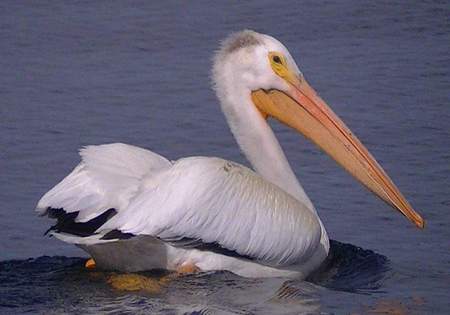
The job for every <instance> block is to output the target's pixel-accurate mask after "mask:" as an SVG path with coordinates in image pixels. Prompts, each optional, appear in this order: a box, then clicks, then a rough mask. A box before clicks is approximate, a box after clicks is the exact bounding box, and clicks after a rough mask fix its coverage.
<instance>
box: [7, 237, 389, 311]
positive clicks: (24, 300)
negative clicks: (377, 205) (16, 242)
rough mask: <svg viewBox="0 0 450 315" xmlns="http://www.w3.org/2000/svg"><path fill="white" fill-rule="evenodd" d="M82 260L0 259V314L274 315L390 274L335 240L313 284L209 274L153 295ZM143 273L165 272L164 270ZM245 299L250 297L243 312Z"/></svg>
mask: <svg viewBox="0 0 450 315" xmlns="http://www.w3.org/2000/svg"><path fill="white" fill-rule="evenodd" d="M84 262H85V259H84V258H74V257H63V256H54V257H49V256H42V257H38V258H31V259H26V260H9V261H3V262H0V283H1V285H0V312H2V311H5V312H16V313H17V312H19V313H20V312H43V311H45V312H50V313H51V312H55V313H60V312H64V313H66V312H69V313H72V312H74V313H76V312H80V313H86V314H95V313H99V312H108V313H116V312H120V313H121V314H124V313H129V314H133V313H136V312H150V313H161V314H172V313H183V314H211V313H233V314H249V313H253V312H252V311H251V307H249V304H248V303H250V302H249V301H252V296H253V303H255V305H257V303H258V301H260V300H262V301H263V302H264V301H266V302H267V303H272V304H271V307H272V308H271V309H270V311H271V312H279V313H282V311H281V310H279V309H277V307H281V305H283V304H284V303H286V302H290V303H292V302H296V303H297V307H301V310H311V309H312V310H316V309H317V307H318V305H319V303H320V291H321V290H322V289H324V288H327V289H331V290H339V291H345V292H353V293H363V294H364V293H369V292H371V291H374V290H378V289H379V288H380V287H381V286H382V283H383V280H384V279H386V277H388V275H389V270H390V267H389V261H388V260H387V258H386V257H384V256H382V255H379V254H377V253H375V252H373V251H371V250H365V249H362V248H359V247H356V246H353V245H350V244H344V243H340V242H337V241H331V249H330V255H329V257H328V258H327V259H326V261H325V262H324V264H323V265H322V266H321V268H320V270H318V271H317V272H315V273H314V274H313V275H311V276H310V277H308V279H307V282H305V281H299V280H287V281H286V280H285V279H284V280H283V279H247V278H241V277H239V276H236V275H234V274H231V273H228V272H209V273H202V274H198V275H192V276H187V277H184V278H180V279H177V281H174V282H173V283H172V284H171V285H170V286H169V288H167V289H166V291H165V292H164V291H163V292H161V293H160V294H154V293H153V294H150V293H148V292H147V293H145V292H136V293H135V292H133V293H129V292H120V291H117V290H114V289H113V288H111V287H110V286H109V285H108V283H107V279H108V277H109V276H110V275H111V274H114V273H111V272H100V271H89V270H86V269H85V268H84ZM141 274H142V275H145V276H148V277H153V278H158V277H162V276H164V275H165V273H164V272H162V271H155V272H145V273H141ZM244 293H245V294H247V296H246V295H243V294H244ZM241 297H244V299H245V300H246V302H245V303H244V304H246V305H245V306H244V307H243V306H242V305H241V304H240V302H239V299H240V298H241ZM274 301H276V303H274ZM280 302H282V303H280ZM273 303H274V304H273ZM277 303H278V304H277ZM250 304H251V303H250ZM274 305H275V306H274ZM273 307H275V309H274V308H273ZM249 308H250V309H249ZM263 309H265V308H263ZM260 311H261V310H259V311H257V312H256V313H260Z"/></svg>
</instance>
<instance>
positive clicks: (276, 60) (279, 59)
mask: <svg viewBox="0 0 450 315" xmlns="http://www.w3.org/2000/svg"><path fill="white" fill-rule="evenodd" d="M272 60H273V62H275V63H278V64H280V65H281V64H283V62H282V61H281V58H280V56H277V55H275V56H273V57H272Z"/></svg>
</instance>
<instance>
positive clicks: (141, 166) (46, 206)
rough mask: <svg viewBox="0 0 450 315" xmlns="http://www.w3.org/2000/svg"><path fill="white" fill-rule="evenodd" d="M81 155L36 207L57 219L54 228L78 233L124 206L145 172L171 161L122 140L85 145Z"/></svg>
mask: <svg viewBox="0 0 450 315" xmlns="http://www.w3.org/2000/svg"><path fill="white" fill-rule="evenodd" d="M80 155H81V157H82V161H81V163H80V164H78V166H77V167H75V169H74V170H73V171H72V172H71V173H70V174H69V175H68V176H67V177H66V178H64V179H63V180H62V181H61V182H60V183H59V184H57V185H56V186H55V187H53V188H52V189H51V190H50V191H49V192H47V193H46V194H45V195H44V196H43V197H42V198H41V200H40V201H39V202H38V205H37V207H36V211H37V212H38V213H39V214H40V215H45V214H48V215H49V216H50V217H54V218H57V219H58V223H57V225H56V226H55V229H56V230H58V229H60V230H65V232H66V233H69V234H70V233H71V232H73V234H75V235H79V236H87V235H89V234H91V233H92V232H94V231H95V230H96V229H97V228H98V227H100V226H101V225H102V224H103V223H105V222H106V221H107V220H108V219H110V218H111V217H112V216H114V215H115V214H116V213H118V212H120V211H122V210H123V209H125V208H126V207H127V206H128V204H129V203H130V201H131V200H132V199H133V198H134V196H135V195H136V193H137V192H138V189H139V185H140V183H141V181H142V179H143V178H144V177H145V176H146V175H148V174H152V173H157V172H160V171H162V170H165V169H168V168H170V166H171V165H172V164H171V163H170V162H169V161H168V160H167V159H165V158H164V157H162V156H160V155H158V154H156V153H153V152H151V151H149V150H145V149H141V148H138V147H135V146H131V145H126V144H122V143H113V144H105V145H99V146H88V147H86V148H84V149H82V150H80ZM77 233H78V234H77Z"/></svg>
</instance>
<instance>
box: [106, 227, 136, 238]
mask: <svg viewBox="0 0 450 315" xmlns="http://www.w3.org/2000/svg"><path fill="white" fill-rule="evenodd" d="M135 236H136V235H134V234H132V233H124V232H122V231H120V230H117V229H115V230H111V231H109V232H108V233H106V234H105V235H103V236H102V238H101V240H127V239H130V238H132V237H135Z"/></svg>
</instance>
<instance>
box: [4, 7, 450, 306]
mask: <svg viewBox="0 0 450 315" xmlns="http://www.w3.org/2000/svg"><path fill="white" fill-rule="evenodd" d="M449 16H450V6H449V5H448V2H446V1H422V2H419V3H412V2H410V1H399V2H395V3H392V2H391V1H377V2H372V1H341V2H331V1H302V2H301V3H299V2H296V1H283V2H271V1H248V2H245V3H241V2H236V3H228V2H224V3H222V4H220V3H214V4H212V3H210V2H206V1H198V2H195V3H190V4H180V3H176V2H170V1H169V2H167V1H164V2H148V1H133V2H125V1H123V2H119V1H117V2H94V3H92V2H90V1H84V2H83V1H79V2H33V3H25V2H16V1H3V2H2V3H1V4H0V21H1V22H0V26H1V27H0V52H1V58H0V96H1V103H0V135H1V136H0V145H1V148H2V149H1V150H0V169H1V175H2V176H0V187H1V189H0V201H1V204H2V209H1V210H0V238H1V239H2V242H1V243H0V259H1V260H2V262H1V263H0V275H1V277H2V278H1V280H2V281H1V283H2V284H1V285H0V290H1V291H0V292H1V293H2V294H1V295H0V296H1V303H0V312H4V313H23V312H28V311H30V312H38V313H39V312H41V313H48V312H49V311H53V312H55V313H60V312H67V313H78V312H81V311H82V312H86V313H89V312H90V313H96V312H99V311H100V310H103V311H106V310H107V311H110V312H130V313H132V312H137V311H141V312H153V313H158V312H159V313H162V314H173V313H183V312H188V313H189V312H191V313H195V312H197V313H196V314H200V313H203V314H210V313H228V314H229V313H234V314H235V313H237V314H250V313H256V314H260V313H293V314H296V313H299V312H310V313H313V314H314V313H320V312H322V313H325V314H327V313H337V314H342V313H344V314H345V313H351V312H356V313H358V312H359V313H367V312H369V310H374V309H375V310H378V311H380V310H381V311H386V310H390V309H396V310H399V311H402V312H404V313H407V314H409V313H414V312H416V313H418V314H420V313H441V314H445V313H448V310H449V309H450V304H449V303H450V302H449V300H448V296H449V291H450V273H449V270H450V246H449V244H450V231H449V229H448V223H449V221H450V220H449V219H450V211H449V206H450V194H449V191H448V187H449V184H450V167H449V165H450V163H449V162H450V152H449V148H450V111H449V86H450V66H449V65H450V54H449V45H448V43H449V42H450V31H449V30H450V25H449V24H450V23H449V19H448V17H449ZM244 28H251V29H254V30H256V31H259V32H265V33H269V34H271V35H273V36H275V37H277V38H278V39H280V40H281V41H282V42H283V43H285V44H286V46H287V47H288V48H289V49H290V52H291V54H292V55H293V56H294V58H295V59H296V61H297V63H298V64H299V67H300V68H301V70H302V71H303V73H304V74H305V76H306V77H307V78H308V80H309V81H310V83H311V84H312V85H313V86H314V87H315V89H316V90H317V91H319V93H320V94H321V95H322V97H323V98H324V99H325V100H327V102H328V103H329V104H330V105H331V106H332V107H333V109H334V110H335V111H336V112H337V113H338V114H339V115H340V116H341V117H342V118H343V120H344V121H345V122H346V123H347V124H348V125H349V126H350V127H351V128H352V130H353V131H354V132H355V133H356V134H357V135H358V136H359V138H360V139H361V140H362V142H363V143H365V144H366V145H367V147H368V148H369V149H370V150H371V151H372V153H373V154H374V155H375V157H376V158H377V159H378V160H379V162H380V163H381V164H382V165H383V167H384V168H385V169H386V171H387V172H388V173H389V174H390V175H391V177H392V178H393V179H394V181H395V182H396V183H397V185H398V186H399V187H400V189H401V190H402V192H403V193H404V194H405V195H406V196H407V198H408V199H409V200H410V201H411V203H412V204H413V205H414V207H415V208H416V209H417V210H419V212H421V213H422V214H423V216H424V217H425V219H426V221H427V227H426V229H425V230H424V231H419V230H417V229H416V228H415V227H414V226H412V225H411V224H410V223H409V222H407V221H406V220H405V219H404V218H403V217H401V216H400V215H399V214H398V213H396V212H394V211H392V210H391V209H390V208H388V207H387V206H386V205H385V204H384V203H382V202H381V201H379V200H378V199H376V198H375V197H373V196H372V195H371V194H369V193H367V192H366V191H365V190H364V189H363V188H362V187H360V186H359V184H357V183H356V182H355V181H354V180H353V179H352V178H351V177H350V176H348V175H347V174H346V173H345V172H344V171H342V170H341V169H339V168H338V167H337V166H336V165H335V164H334V162H333V161H331V160H330V159H329V158H328V157H327V156H325V155H324V154H322V153H321V152H319V151H318V150H317V149H316V148H315V147H314V146H313V145H311V144H310V143H308V142H307V141H306V140H304V139H303V138H301V137H299V136H298V135H297V134H296V133H294V132H291V131H290V130H289V129H287V128H285V127H283V126H281V125H279V124H277V123H276V122H272V126H273V127H274V129H275V130H276V133H277V136H278V137H279V139H280V141H281V143H282V146H283V148H284V149H285V150H286V153H287V156H288V158H289V160H290V162H291V164H292V166H293V168H294V169H295V171H296V173H297V175H298V177H299V179H300V180H301V182H302V184H303V185H304V187H305V189H306V191H307V193H308V194H309V195H310V197H311V199H312V200H313V202H314V204H315V205H316V208H317V209H318V211H319V213H320V215H321V218H322V220H323V222H324V224H325V226H326V227H327V230H328V233H329V235H330V236H331V238H333V239H336V240H339V241H340V242H342V243H347V244H351V245H348V246H349V247H346V246H343V245H342V246H340V245H336V244H341V243H335V245H336V246H335V251H334V252H335V253H336V254H337V255H338V256H339V255H340V257H341V258H340V259H341V260H335V261H334V263H331V264H330V265H329V266H328V269H325V270H323V273H322V274H319V275H316V276H315V277H314V278H313V279H310V282H301V281H293V282H292V281H291V282H289V283H288V285H289V288H288V289H283V285H285V281H286V279H265V280H263V279H243V278H239V277H236V276H234V275H231V274H228V273H217V274H207V275H200V276H198V277H197V276H195V277H188V278H185V279H183V280H180V281H179V282H173V283H172V284H170V286H169V288H167V289H166V291H165V292H164V293H162V294H160V295H158V296H153V295H150V296H148V295H145V294H143V295H142V294H123V293H120V292H116V291H114V290H113V289H111V288H110V287H109V286H108V285H107V284H106V282H105V281H103V280H104V278H102V277H106V276H107V275H103V276H101V277H100V278H95V279H92V274H91V273H89V272H87V271H85V270H83V268H82V262H83V261H82V260H80V259H79V258H67V257H82V256H84V253H83V252H82V251H80V250H78V249H77V248H75V247H73V246H70V245H67V244H64V243H61V242H58V241H57V240H54V239H48V238H45V237H43V232H44V231H45V230H46V229H47V227H48V224H49V222H48V221H47V220H45V219H40V218H37V217H36V216H35V214H34V213H33V209H34V206H35V204H36V202H37V200H38V199H39V198H40V196H41V195H42V194H44V193H45V192H46V191H47V190H48V189H50V188H51V187H52V186H53V185H54V184H55V183H57V182H58V181H59V180H61V179H62V178H63V177H64V176H65V174H67V173H68V172H70V170H71V169H72V168H73V167H74V166H75V165H76V164H77V163H78V161H79V158H78V156H77V154H76V153H77V150H78V149H79V148H80V147H82V146H84V145H88V144H101V143H110V142H125V143H129V144H134V145H138V146H142V147H145V148H149V149H152V150H154V151H156V152H159V153H161V154H162V155H164V156H166V157H168V158H170V159H177V158H179V157H182V156H189V155H208V156H221V157H223V158H227V159H231V160H234V161H237V162H240V163H244V164H246V161H245V159H244V157H243V156H242V155H241V153H240V152H239V150H238V148H237V147H236V144H235V142H234V140H233V138H232V136H231V134H230V132H229V130H228V127H227V125H226V123H225V120H224V118H223V116H222V114H221V112H220V108H219V106H218V102H217V100H216V98H215V95H214V93H213V92H212V90H211V89H210V85H211V84H210V74H209V71H210V67H211V58H212V55H213V52H214V50H215V49H217V45H218V41H219V40H220V39H222V38H223V37H224V36H226V35H227V34H229V33H230V32H232V31H237V30H241V29H244ZM359 247H361V248H363V249H362V252H361V253H366V251H369V252H367V253H373V255H374V256H371V255H372V254H370V255H369V259H362V260H358V259H357V258H348V257H353V256H351V255H350V253H353V252H354V251H355V250H357V249H358V248H359ZM30 257H31V260H30V259H28V258H30ZM346 257H347V258H348V260H349V261H347V262H346V264H344V265H345V266H347V267H348V268H349V269H340V270H338V271H336V268H338V267H336V266H342V263H341V265H340V264H339V262H341V261H346V260H345V258H346ZM376 257H378V258H376ZM379 257H384V258H383V259H381V258H380V259H381V260H383V261H384V263H381V265H378V264H376V263H375V265H371V262H372V261H375V262H378V259H379ZM366 258H367V257H366ZM349 266H350V267H349ZM380 266H381V267H380ZM333 270H334V271H333ZM280 290H281V298H280V297H279V295H280V294H279V293H280ZM299 291H300V292H301V293H298V292H299ZM5 292H13V293H8V294H6V293H5ZM31 292H32V293H33V294H31ZM286 292H288V293H286ZM290 292H293V293H290ZM13 296H14V299H13V298H12V297H13ZM277 296H278V297H277ZM286 296H287V297H286ZM302 307H304V308H302Z"/></svg>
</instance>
